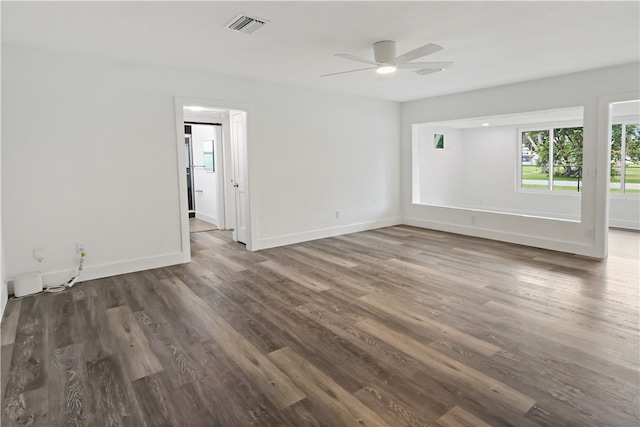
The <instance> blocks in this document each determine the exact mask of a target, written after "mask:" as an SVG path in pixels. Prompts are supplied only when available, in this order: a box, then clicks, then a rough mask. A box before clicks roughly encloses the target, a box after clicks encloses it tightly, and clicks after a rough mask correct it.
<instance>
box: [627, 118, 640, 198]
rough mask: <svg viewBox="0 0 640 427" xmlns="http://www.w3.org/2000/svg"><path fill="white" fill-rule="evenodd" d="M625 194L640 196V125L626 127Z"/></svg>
mask: <svg viewBox="0 0 640 427" xmlns="http://www.w3.org/2000/svg"><path fill="white" fill-rule="evenodd" d="M625 133H626V140H625V158H624V162H625V168H624V169H625V170H624V192H625V193H631V194H640V125H638V124H628V125H626V132H625Z"/></svg>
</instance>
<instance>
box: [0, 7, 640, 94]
mask: <svg viewBox="0 0 640 427" xmlns="http://www.w3.org/2000/svg"><path fill="white" fill-rule="evenodd" d="M1 7H2V41H3V43H10V44H16V45H22V46H31V47H36V48H42V49H49V50H55V51H62V52H70V53H76V54H82V55H90V56H95V57H102V58H110V59H115V60H121V61H129V62H137V63H143V64H151V65H157V66H166V67H174V68H175V67H178V68H185V69H190V70H197V71H209V72H215V73H219V74H225V75H234V76H239V77H244V78H250V79H257V80H263V81H270V82H280V83H287V84H292V85H296V86H304V87H311V88H318V89H327V90H332V91H338V92H345V93H352V94H358V95H364V96H369V97H375V98H382V99H388V100H394V101H407V100H413V99H419V98H424V97H430V96H436V95H442V94H447V93H454V92H462V91H467V90H472V89H478V88H483V87H490V86H496V85H501V84H506V83H512V82H518V81H524V80H531V79H536V78H540V77H547V76H552V75H557V74H565V73H570V72H575V71H582V70H588V69H594V68H600V67H606V66H610V65H616V64H624V63H630V62H637V61H638V60H639V57H640V37H639V27H638V16H639V14H640V3H639V2H637V1H633V2H611V1H590V2H574V1H568V2H520V1H503V2H486V1H473V2H458V1H444V2H435V1H422V2H396V1H393V2H367V1H358V2H342V1H340V2H302V1H299V2H270V1H258V2H207V1H201V2H156V1H145V2H8V1H2V2H1ZM240 12H243V13H247V14H250V15H255V16H258V17H261V18H265V19H267V20H269V21H270V22H269V23H268V24H267V25H265V26H264V27H262V28H261V29H259V30H258V31H256V32H255V33H253V34H251V35H246V34H241V33H237V32H233V31H231V30H227V29H225V28H223V27H224V25H225V24H226V23H227V22H228V21H229V20H231V19H232V18H234V17H235V16H236V15H237V14H238V13H240ZM378 40H395V41H397V53H398V54H402V53H404V52H406V51H409V50H411V49H414V48H416V47H419V46H421V45H423V44H426V43H437V44H440V45H442V46H444V48H445V49H444V50H443V51H441V52H438V53H435V54H433V55H431V56H429V57H427V58H424V59H423V60H432V61H454V65H453V67H451V68H450V69H449V70H447V71H444V72H440V73H436V74H431V75H426V76H419V75H416V74H415V73H413V72H412V71H410V70H399V71H398V72H396V74H394V75H393V76H391V77H390V78H386V79H384V80H380V79H379V78H378V77H377V75H376V73H375V70H368V71H362V72H358V73H352V74H344V75H339V76H332V77H325V78H320V77H319V76H320V75H321V74H327V73H332V72H338V71H346V70H350V69H355V68H361V67H359V64H358V63H355V62H351V61H347V60H344V59H341V58H336V57H334V56H333V55H334V54H336V53H350V54H353V55H358V56H363V57H367V58H372V57H373V51H372V48H371V45H372V43H373V42H375V41H378ZM361 65H364V64H361Z"/></svg>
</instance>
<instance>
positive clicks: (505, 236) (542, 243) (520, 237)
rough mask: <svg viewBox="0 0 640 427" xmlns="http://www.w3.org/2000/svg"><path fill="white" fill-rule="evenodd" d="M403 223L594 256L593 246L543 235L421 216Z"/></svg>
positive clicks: (405, 219)
mask: <svg viewBox="0 0 640 427" xmlns="http://www.w3.org/2000/svg"><path fill="white" fill-rule="evenodd" d="M403 224H405V225H411V226H414V227H420V228H428V229H430V230H438V231H445V232H447V233H455V234H462V235H465V236H472V237H480V238H483V239H491V240H497V241H500V242H507V243H515V244H518V245H523V246H532V247H535V248H542V249H549V250H552V251H560V252H568V253H572V254H577V255H584V256H588V257H594V255H593V246H591V245H584V244H580V243H575V242H568V241H566V240H556V239H550V238H545V237H537V236H531V235H528V234H517V233H506V232H503V231H497V230H491V229H486V228H479V227H469V226H466V225H460V224H453V223H447V222H438V221H429V220H425V219H421V218H404V221H403Z"/></svg>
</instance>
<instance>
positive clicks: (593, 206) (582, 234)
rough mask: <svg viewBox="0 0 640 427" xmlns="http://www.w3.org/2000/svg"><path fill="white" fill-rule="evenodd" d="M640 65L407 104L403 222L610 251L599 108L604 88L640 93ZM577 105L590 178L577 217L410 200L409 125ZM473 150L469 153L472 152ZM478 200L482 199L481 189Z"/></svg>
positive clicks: (506, 156)
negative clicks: (581, 114) (572, 219)
mask: <svg viewBox="0 0 640 427" xmlns="http://www.w3.org/2000/svg"><path fill="white" fill-rule="evenodd" d="M638 73H639V67H638V64H631V65H624V66H618V67H611V68H606V69H600V70H593V71H589V72H583V73H575V74H570V75H564V76H557V77H551V78H547V79H541V80H536V81H530V82H524V83H518V84H512V85H507V86H501V87H495V88H489V89H483V90H477V91H473V92H466V93H460V94H454V95H448V96H442V97H437V98H429V99H424V100H419V101H414V102H408V103H404V104H402V164H403V168H402V184H403V203H402V206H403V213H404V221H405V223H408V224H412V225H416V226H423V227H428V228H434V229H441V230H445V231H451V232H456V233H461V234H468V235H475V236H480V237H486V238H492V239H497V240H504V241H509V242H514V243H520V244H528V245H533V246H539V247H544V248H549V249H555V250H562V251H567V252H573V253H578V254H583V255H587V256H595V257H602V256H604V255H605V254H606V251H603V247H604V246H603V245H602V244H600V243H598V244H596V242H601V241H603V240H604V238H605V236H606V229H605V226H604V224H606V222H605V221H603V219H604V210H603V208H602V207H603V206H605V203H606V199H607V198H608V197H609V195H608V192H607V191H606V190H605V189H606V188H607V187H605V185H607V184H606V182H607V176H608V173H607V170H606V165H607V164H608V160H607V159H606V158H605V157H604V156H603V155H602V151H603V150H602V147H606V144H607V143H608V141H607V139H606V123H607V117H606V114H603V113H602V111H601V108H602V107H601V102H603V101H602V99H603V98H602V97H603V96H607V95H615V94H623V93H624V94H626V95H620V96H622V97H624V96H628V95H629V96H631V95H632V96H635V97H637V94H638V89H639V81H638V78H637V76H638ZM616 96H617V95H616ZM574 106H584V109H585V110H584V111H585V123H584V127H585V141H584V145H585V149H584V164H585V172H586V178H585V179H584V183H583V185H584V186H583V190H584V192H583V193H582V197H581V200H580V201H579V203H580V212H581V220H580V222H578V223H576V222H567V221H563V220H553V219H541V218H525V217H521V216H516V215H510V214H502V213H490V212H475V211H473V210H468V209H458V208H447V207H438V206H423V205H417V204H413V203H412V202H411V199H412V189H411V179H412V171H411V165H412V159H411V152H412V146H411V138H412V125H414V124H416V123H428V122H439V121H444V120H454V119H465V118H474V117H487V116H494V115H504V114H514V113H523V112H529V111H542V110H547V109H554V108H568V107H574ZM603 135H604V137H603ZM602 144H605V145H602ZM495 154H496V156H497V158H496V162H500V163H502V162H509V163H511V164H513V165H515V161H514V158H515V153H513V152H511V153H509V152H496V153H495ZM473 155H474V154H472V153H471V154H469V157H470V158H471V157H472V156H473ZM589 171H595V172H597V173H596V174H595V175H596V177H589ZM487 173H488V174H490V175H492V178H491V179H500V177H501V176H503V175H504V174H513V175H512V176H514V175H515V174H514V172H513V170H511V171H508V170H503V171H499V170H496V171H492V172H487ZM487 177H488V176H487ZM600 181H602V182H600ZM475 190H478V188H475ZM550 196H552V195H550ZM565 199H566V198H565ZM566 200H568V199H566ZM475 202H476V203H478V204H479V203H480V199H479V197H478V198H476V200H475ZM482 202H483V205H486V204H487V203H488V200H485V199H483V200H482ZM491 203H501V201H499V200H492V201H491ZM544 203H545V204H546V203H551V204H559V203H563V202H561V201H560V199H558V200H551V199H550V200H548V201H545V202H544ZM565 208H566V209H567V210H568V212H569V211H574V210H575V203H574V202H573V201H569V202H568V203H567V206H565V207H563V209H565Z"/></svg>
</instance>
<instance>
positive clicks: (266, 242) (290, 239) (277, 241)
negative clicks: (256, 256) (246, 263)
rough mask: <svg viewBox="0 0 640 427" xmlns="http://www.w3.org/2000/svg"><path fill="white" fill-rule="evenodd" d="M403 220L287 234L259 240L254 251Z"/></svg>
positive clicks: (371, 228) (383, 225)
mask: <svg viewBox="0 0 640 427" xmlns="http://www.w3.org/2000/svg"><path fill="white" fill-rule="evenodd" d="M401 223H402V222H401V218H399V217H396V218H386V219H380V220H376V221H367V222H360V223H356V224H349V225H343V226H340V227H331V228H322V229H320V230H313V231H306V232H304V233H294V234H287V235H284V236H277V237H269V238H267V239H258V242H257V244H256V246H257V247H254V248H253V250H256V251H257V250H261V249H269V248H275V247H278V246H285V245H293V244H295V243H301V242H307V241H309V240H316V239H324V238H326V237H333V236H341V235H343V234H350V233H357V232H359V231H366V230H373V229H375V228H382V227H391V226H394V225H398V224H401Z"/></svg>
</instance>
